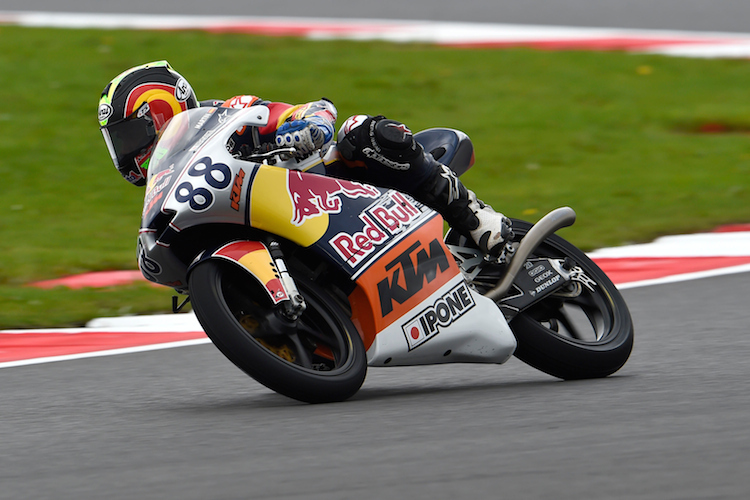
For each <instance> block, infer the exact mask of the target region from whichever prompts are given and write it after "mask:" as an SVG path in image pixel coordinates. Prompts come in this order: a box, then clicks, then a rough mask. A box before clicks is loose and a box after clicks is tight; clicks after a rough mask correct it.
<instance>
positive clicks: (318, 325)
mask: <svg viewBox="0 0 750 500" xmlns="http://www.w3.org/2000/svg"><path fill="white" fill-rule="evenodd" d="M297 287H298V288H299V290H300V293H302V295H303V296H304V298H305V301H306V303H307V309H306V310H305V311H304V313H303V314H302V315H301V316H300V318H299V319H298V320H297V321H296V323H291V322H289V321H288V320H286V319H283V318H282V317H280V316H279V315H277V314H276V313H275V312H274V309H273V308H272V307H271V301H270V299H269V298H268V297H267V296H266V293H265V291H263V290H262V289H261V287H260V285H259V284H258V283H257V282H256V280H255V279H254V278H253V277H252V276H250V275H249V274H247V273H246V272H244V271H243V270H241V269H239V268H238V267H237V266H235V265H233V264H230V263H227V262H223V261H218V260H211V259H210V260H207V261H205V262H202V263H200V264H198V265H197V266H196V267H195V268H194V269H193V270H192V272H191V273H190V278H189V290H190V298H191V302H192V304H193V310H194V311H195V315H196V317H197V318H198V321H200V323H201V325H202V326H203V328H204V329H205V330H206V333H207V335H208V336H209V337H210V338H211V340H212V341H213V343H214V344H215V345H216V347H218V348H219V350H220V351H221V352H222V353H223V354H224V355H225V356H226V357H227V358H229V360H230V361H232V363H234V364H235V365H236V366H237V367H239V368H240V369H242V370H243V371H244V372H245V373H247V374H248V375H250V376H251V377H252V378H254V379H255V380H257V381H258V382H260V383H261V384H263V385H265V386H266V387H268V388H270V389H272V390H274V391H276V392H278V393H280V394H283V395H285V396H288V397H290V398H293V399H297V400H299V401H304V402H308V403H326V402H334V401H343V400H345V399H348V398H349V397H351V396H352V395H354V394H355V393H356V392H357V391H358V390H359V388H360V387H361V385H362V383H363V382H364V379H365V374H366V372H367V355H366V353H365V348H364V344H363V343H362V339H361V338H360V336H359V333H358V332H357V330H356V328H355V327H354V325H353V324H352V322H351V320H350V319H349V317H348V316H347V315H346V314H345V312H344V311H342V309H341V307H340V306H339V305H338V303H337V302H336V299H335V298H333V297H332V296H331V294H329V293H328V292H327V290H325V289H324V288H322V287H321V286H319V285H317V284H316V283H314V282H312V281H309V280H305V279H298V280H297Z"/></svg>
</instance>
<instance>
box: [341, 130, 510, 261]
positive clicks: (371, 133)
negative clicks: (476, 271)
mask: <svg viewBox="0 0 750 500" xmlns="http://www.w3.org/2000/svg"><path fill="white" fill-rule="evenodd" d="M338 149H339V152H340V153H341V156H342V157H343V158H344V160H345V161H347V162H349V163H350V164H356V163H362V164H364V167H365V172H366V173H365V175H364V176H360V179H363V180H365V181H366V182H369V183H371V184H375V185H382V186H387V187H392V188H394V189H398V190H401V191H404V192H405V193H408V194H410V195H412V196H413V197H414V198H415V199H417V200H418V201H421V202H422V203H424V204H425V205H427V206H429V207H431V208H433V209H435V210H437V211H438V212H440V214H441V215H442V216H443V218H444V219H445V220H446V221H447V222H448V224H450V225H451V227H453V228H455V229H456V230H458V231H460V232H461V233H464V234H465V235H467V236H469V237H471V238H472V239H473V240H474V241H475V242H476V243H477V245H479V248H480V249H481V250H482V251H483V252H485V253H488V254H491V255H497V254H499V253H500V252H501V251H502V249H503V246H504V244H505V241H506V239H507V238H508V237H509V235H510V233H511V229H510V220H509V219H508V218H507V217H505V216H504V215H502V214H500V213H498V212H495V211H494V210H493V209H492V207H490V206H489V205H485V204H484V203H482V202H481V201H480V200H478V199H477V197H476V195H475V194H474V193H473V192H472V191H470V190H469V189H467V188H466V187H465V186H464V185H463V183H462V182H461V181H460V180H459V178H458V176H456V174H455V173H453V171H451V169H450V168H448V167H447V166H445V165H443V164H441V163H439V162H438V161H436V160H435V159H434V158H433V157H432V155H431V154H429V153H426V152H425V151H424V150H423V149H422V146H420V145H419V144H418V143H417V142H416V141H415V140H414V137H413V136H412V133H411V131H410V130H409V129H408V128H407V127H406V126H405V125H404V124H402V123H399V122H397V121H394V120H388V119H386V118H384V117H382V116H377V117H374V118H373V117H369V116H364V115H359V116H354V117H351V118H349V119H348V120H347V121H346V122H345V123H344V125H343V126H342V127H341V130H339V136H338Z"/></svg>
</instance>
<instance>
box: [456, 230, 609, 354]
mask: <svg viewBox="0 0 750 500" xmlns="http://www.w3.org/2000/svg"><path fill="white" fill-rule="evenodd" d="M513 223H514V225H513V228H514V231H515V232H516V236H517V238H518V239H520V238H521V237H523V236H525V234H526V232H527V231H528V229H527V228H526V227H525V224H523V225H522V224H519V222H517V221H513ZM519 226H520V227H519ZM448 238H449V239H451V240H452V241H451V242H452V243H453V244H455V245H456V247H458V248H461V249H467V248H476V245H474V243H473V242H472V241H470V240H469V239H468V238H466V237H465V236H462V235H456V234H454V235H449V237H448ZM578 252H579V253H580V254H581V255H582V256H583V253H582V252H580V251H578ZM571 253H572V252H571V251H570V250H567V249H565V248H563V245H562V244H561V243H559V242H557V238H556V237H555V236H552V237H551V238H548V239H547V240H545V241H544V242H543V243H542V244H541V245H540V246H539V247H538V248H537V249H536V250H535V252H534V254H532V255H531V256H530V258H540V257H545V258H553V259H564V258H565V257H570V256H571V255H570V254H571ZM469 259H471V260H472V261H476V262H480V264H479V265H480V266H481V268H480V269H478V270H474V271H473V273H472V275H473V276H472V277H473V279H472V284H473V285H475V286H476V288H477V290H478V291H479V292H480V293H482V294H485V293H487V291H489V290H490V289H492V288H493V287H494V286H495V285H496V284H497V282H498V281H499V279H500V278H501V277H502V274H503V273H504V271H505V267H504V266H499V265H494V264H491V263H487V262H486V261H484V260H483V259H481V258H479V259H473V258H472V256H471V255H468V254H466V255H464V256H463V257H461V259H460V260H463V261H468V260H469ZM575 260H576V264H577V266H578V267H579V268H580V269H581V271H582V272H583V273H584V275H585V276H586V277H587V278H589V279H590V280H591V281H590V283H589V285H590V286H593V290H592V289H591V288H588V287H587V286H585V285H582V284H580V283H578V285H577V286H578V287H579V289H580V290H579V291H580V293H579V294H578V295H576V296H570V297H564V296H562V295H560V294H558V295H554V294H553V295H551V296H549V297H546V298H545V299H544V300H542V301H541V302H539V303H537V304H534V305H532V306H531V307H529V308H528V309H526V310H524V311H523V314H524V315H525V316H526V317H529V318H531V319H533V320H534V321H536V322H537V323H538V324H539V326H541V327H542V328H544V329H545V330H547V331H548V332H549V333H550V334H551V335H555V336H557V337H560V338H562V339H564V340H565V341H567V342H571V343H575V344H580V345H584V344H585V345H587V346H596V345H602V344H606V343H607V342H608V341H609V340H610V339H611V338H612V337H613V336H615V335H616V334H617V332H618V330H619V325H618V317H617V314H616V313H615V310H616V307H615V304H614V302H613V300H612V298H611V297H610V295H609V292H608V291H607V286H603V285H604V284H609V283H610V282H609V279H608V278H607V277H606V275H604V274H603V273H602V272H601V271H599V270H598V269H597V268H595V267H591V266H589V265H588V258H586V257H585V256H583V258H581V257H578V258H577V259H575ZM592 284H593V285H592Z"/></svg>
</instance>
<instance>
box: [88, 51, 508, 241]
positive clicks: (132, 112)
mask: <svg viewBox="0 0 750 500" xmlns="http://www.w3.org/2000/svg"><path fill="white" fill-rule="evenodd" d="M254 105H263V106H267V107H268V109H269V111H270V119H269V122H268V125H266V126H265V127H261V128H260V129H258V131H257V133H256V136H254V137H253V136H252V134H250V133H247V131H246V130H244V129H242V130H238V131H237V132H236V133H235V134H233V136H232V139H231V140H230V144H228V145H227V147H228V148H229V149H230V151H231V152H232V153H234V154H236V155H238V156H240V157H241V156H242V155H243V154H245V153H247V152H249V151H248V148H255V147H257V146H258V145H261V146H263V147H264V148H265V149H267V150H270V149H272V148H274V147H285V146H294V147H295V148H296V150H297V154H298V155H299V156H300V157H304V156H307V155H309V154H310V153H312V152H313V151H315V150H318V149H325V148H327V147H328V146H329V145H330V144H331V143H332V142H333V138H334V132H335V128H334V124H335V122H336V118H337V111H336V108H335V106H334V105H333V103H331V102H330V101H328V100H325V99H321V100H319V101H313V102H309V103H306V104H300V105H291V104H287V103H281V102H269V101H265V100H263V99H261V98H259V97H256V96H251V95H240V96H236V97H233V98H231V99H229V100H227V101H203V102H198V100H197V99H196V97H195V93H194V92H193V89H192V87H191V86H190V84H189V83H188V82H187V80H186V79H185V78H183V77H182V76H181V75H180V74H179V73H177V72H176V71H174V69H172V67H171V66H170V65H169V63H168V62H167V61H156V62H152V63H147V64H144V65H141V66H136V67H134V68H131V69H128V70H126V71H124V72H123V73H121V74H120V75H118V76H117V77H116V78H114V79H113V80H112V81H111V82H110V83H109V84H108V85H107V86H106V87H105V88H104V90H103V91H102V94H101V99H100V101H99V109H98V118H99V125H100V129H101V132H102V134H103V136H104V140H105V142H106V144H107V148H108V150H109V153H110V155H111V157H112V161H113V162H114V164H115V167H116V168H117V170H118V171H119V172H120V174H122V176H123V177H124V178H125V179H127V180H128V181H129V182H130V183H132V184H135V185H137V186H142V185H145V183H146V176H147V168H148V163H149V159H150V156H151V152H152V150H153V145H154V142H155V139H156V137H157V135H158V132H159V131H160V130H161V129H162V128H163V127H164V125H165V124H166V122H167V121H168V120H169V119H171V118H172V117H173V116H174V115H175V114H177V113H180V112H182V111H186V110H187V109H191V108H195V107H198V106H222V107H231V108H244V107H249V106H254ZM336 142H337V150H338V154H339V156H340V158H339V159H340V160H341V163H343V164H344V165H346V168H344V169H339V170H337V175H343V176H346V177H349V178H351V179H356V180H358V181H362V182H366V183H369V184H373V185H376V186H382V187H387V188H393V189H398V190H400V191H403V192H405V193H408V194H410V195H411V196H413V197H414V198H415V199H417V200H418V201H420V202H422V203H424V204H425V205H427V206H429V207H431V208H433V209H434V210H436V211H438V212H439V213H440V214H441V215H442V216H443V218H444V219H445V220H446V221H447V222H448V224H450V225H451V227H453V228H455V229H456V230H458V231H459V232H461V233H463V234H465V235H466V236H469V237H471V238H472V239H473V240H474V241H475V242H476V243H477V245H478V246H479V248H480V249H481V250H482V251H483V252H484V253H486V254H489V255H499V253H500V252H501V251H502V249H503V247H504V244H505V242H506V240H507V239H508V237H509V236H510V235H511V229H510V220H509V219H508V218H506V217H505V216H504V215H502V214H501V213H498V212H495V211H494V210H493V209H492V207H490V206H489V205H486V204H484V203H482V202H481V201H480V200H478V199H477V197H476V195H475V194H474V193H473V192H472V191H470V190H468V189H467V188H466V187H465V186H464V185H463V183H462V182H461V181H460V180H459V178H458V177H457V176H456V175H455V173H453V171H452V170H451V169H450V168H448V167H447V166H445V165H443V164H441V163H440V162H438V161H437V160H435V158H433V156H432V155H431V154H430V153H428V152H426V151H424V149H423V148H422V146H421V145H420V144H419V143H418V142H416V141H415V140H414V137H413V135H412V133H411V131H410V130H409V129H408V128H407V127H406V126H405V125H404V124H402V123H400V122H398V121H395V120H390V119H387V118H385V117H384V116H369V115H356V116H352V117H350V118H348V119H347V120H346V121H345V122H344V124H343V125H342V126H341V128H340V129H339V131H338V134H337V141H336Z"/></svg>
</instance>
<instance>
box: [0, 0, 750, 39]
mask: <svg viewBox="0 0 750 500" xmlns="http://www.w3.org/2000/svg"><path fill="white" fill-rule="evenodd" d="M0 11H49V12H105V13H112V12H117V13H119V12H127V13H137V14H201V15H209V14H210V15H235V16H300V17H335V18H371V19H406V20H421V19H424V20H435V21H472V22H488V23H512V24H542V25H555V26H588V27H612V28H648V29H668V30H698V31H724V32H727V31H729V32H739V33H746V32H747V31H748V19H750V2H748V1H747V0H712V1H710V2H709V1H708V0H627V1H622V0H554V1H549V0H524V1H522V2H519V1H517V0H494V1H487V0H461V1H455V0H421V1H411V2H406V1H403V0H377V1H374V0H373V1H367V2H365V1H358V2H354V1H344V0H305V1H300V0H275V1H272V2H271V1H258V0H254V1H247V2H242V1H239V0H212V1H210V2H206V1H205V0H180V1H179V2H178V1H175V0H170V1H161V2H154V1H151V0H128V1H127V2H125V1H123V0H118V1H114V0H65V1H64V2H59V1H57V0H3V1H2V2H0Z"/></svg>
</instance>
